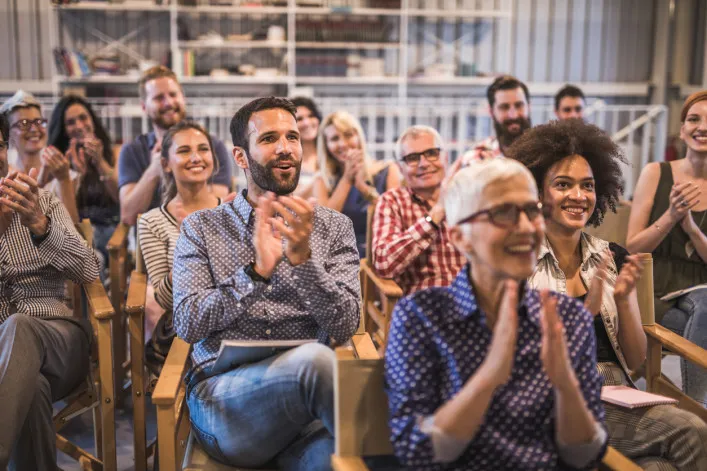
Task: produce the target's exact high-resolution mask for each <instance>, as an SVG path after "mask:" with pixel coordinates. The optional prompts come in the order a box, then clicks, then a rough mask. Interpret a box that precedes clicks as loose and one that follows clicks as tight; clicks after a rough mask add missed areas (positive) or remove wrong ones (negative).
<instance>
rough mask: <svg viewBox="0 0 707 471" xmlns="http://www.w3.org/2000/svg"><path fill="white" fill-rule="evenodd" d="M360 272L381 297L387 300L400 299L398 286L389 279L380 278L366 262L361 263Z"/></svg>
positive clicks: (400, 292)
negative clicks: (371, 283) (368, 279)
mask: <svg viewBox="0 0 707 471" xmlns="http://www.w3.org/2000/svg"><path fill="white" fill-rule="evenodd" d="M361 270H362V271H363V272H364V273H365V274H366V276H367V277H368V278H370V280H371V281H372V282H373V284H374V285H375V286H376V289H378V290H379V291H380V292H381V293H383V296H385V297H388V298H402V297H403V290H402V289H401V288H400V286H398V284H397V283H396V282H395V281H393V280H391V279H390V278H381V277H380V276H379V275H378V274H377V273H376V271H375V270H374V269H373V267H371V266H370V265H369V264H368V262H366V261H365V260H363V261H362V262H361Z"/></svg>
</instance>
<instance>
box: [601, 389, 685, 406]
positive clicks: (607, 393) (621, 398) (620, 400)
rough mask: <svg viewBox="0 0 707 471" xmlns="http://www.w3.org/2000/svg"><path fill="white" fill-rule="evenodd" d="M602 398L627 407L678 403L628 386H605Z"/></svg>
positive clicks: (602, 390)
mask: <svg viewBox="0 0 707 471" xmlns="http://www.w3.org/2000/svg"><path fill="white" fill-rule="evenodd" d="M601 400H602V401H604V402H609V403H611V404H615V405H617V406H621V407H626V408H627V409H636V408H638V407H648V406H659V405H662V404H677V403H678V401H677V400H675V399H672V398H670V397H665V396H661V395H659V394H652V393H649V392H645V391H641V390H640V389H633V388H630V387H628V386H604V387H602V388H601Z"/></svg>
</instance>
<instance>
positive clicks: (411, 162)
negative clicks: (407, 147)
mask: <svg viewBox="0 0 707 471" xmlns="http://www.w3.org/2000/svg"><path fill="white" fill-rule="evenodd" d="M440 152H441V149H440V148H439V147H433V148H431V149H427V150H423V151H422V152H413V153H411V154H407V155H403V156H402V157H401V158H400V160H402V161H403V162H405V163H406V164H407V165H408V166H410V167H417V166H418V165H420V158H421V157H422V156H423V155H424V156H425V159H427V161H428V162H437V161H438V160H439V154H440Z"/></svg>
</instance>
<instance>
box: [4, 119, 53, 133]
mask: <svg viewBox="0 0 707 471" xmlns="http://www.w3.org/2000/svg"><path fill="white" fill-rule="evenodd" d="M32 126H34V127H36V128H42V129H44V128H46V127H47V120H46V119H43V118H39V119H21V120H19V121H17V122H16V123H13V124H12V126H10V127H11V128H17V129H19V130H21V131H28V130H29V129H30V128H31V127H32Z"/></svg>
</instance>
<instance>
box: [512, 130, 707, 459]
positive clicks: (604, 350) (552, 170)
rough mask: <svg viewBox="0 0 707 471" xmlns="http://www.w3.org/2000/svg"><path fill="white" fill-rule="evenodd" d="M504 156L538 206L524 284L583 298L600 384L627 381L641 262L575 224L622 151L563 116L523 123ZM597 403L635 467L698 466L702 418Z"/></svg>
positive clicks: (603, 195)
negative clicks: (532, 262) (529, 183)
mask: <svg viewBox="0 0 707 471" xmlns="http://www.w3.org/2000/svg"><path fill="white" fill-rule="evenodd" d="M508 156H509V157H511V158H514V159H516V160H518V161H520V162H522V163H523V164H525V165H526V166H527V167H528V168H529V169H530V171H531V173H532V174H533V176H534V177H535V181H536V183H537V185H538V193H539V195H540V201H541V202H542V204H543V208H544V212H545V223H546V226H547V227H546V232H545V234H546V235H545V240H544V242H543V243H542V245H541V247H540V251H539V254H538V264H537V267H536V269H535V273H533V275H532V276H531V277H530V280H529V283H530V285H531V286H532V287H533V288H536V289H551V290H553V291H557V292H560V293H563V294H567V295H569V296H572V297H574V298H576V299H578V300H579V301H581V302H583V303H584V305H585V306H586V307H587V309H588V310H589V312H590V313H591V314H593V315H594V331H595V334H596V342H597V365H598V368H599V372H600V373H601V375H602V377H603V380H604V385H605V386H610V385H627V386H634V385H633V383H632V381H631V379H630V375H629V373H630V371H631V370H635V369H637V368H638V367H640V366H641V365H642V364H643V362H644V360H645V357H646V336H645V334H644V333H643V327H642V325H641V316H640V313H639V309H638V300H637V297H636V282H637V281H638V279H639V278H640V276H641V272H642V267H641V264H640V262H639V261H638V259H637V257H636V256H635V255H634V256H630V255H629V254H628V252H627V251H626V250H625V249H624V248H623V247H621V246H620V245H618V244H614V243H609V242H607V241H605V240H602V239H599V238H597V237H594V236H591V235H589V234H587V233H586V232H584V228H585V227H586V226H587V225H593V226H597V225H599V224H600V223H601V221H602V220H603V218H604V214H605V213H606V211H607V210H612V211H615V210H616V205H617V203H618V201H619V198H620V197H621V193H622V192H623V189H624V182H623V179H622V177H621V166H620V165H621V163H626V160H625V159H624V157H623V155H622V153H621V150H620V149H619V147H618V146H617V145H616V144H615V143H614V142H613V141H612V140H611V138H610V137H609V136H608V135H607V134H606V133H604V132H603V131H602V130H601V129H599V128H597V127H596V126H593V125H591V124H586V123H584V122H582V121H581V120H575V119H572V120H565V121H554V122H551V123H549V124H545V125H541V126H537V127H535V128H533V129H531V130H529V131H527V132H525V133H524V134H523V135H522V136H521V137H520V138H518V140H517V141H516V142H515V143H514V144H513V146H512V147H511V149H510V150H509V152H508ZM605 409H606V426H607V429H608V433H609V444H610V445H611V446H613V447H615V448H616V449H617V450H619V451H620V452H621V453H623V454H624V455H626V456H628V457H629V458H631V459H633V460H635V461H636V462H637V463H638V464H640V465H641V466H643V467H644V468H645V467H650V466H651V465H652V466H656V468H655V469H674V468H677V469H695V470H697V469H707V426H706V425H705V424H704V422H702V421H701V420H700V419H699V418H698V417H697V416H695V415H694V414H692V413H690V412H686V411H683V410H680V409H678V408H675V407H672V406H653V407H650V408H641V409H625V408H621V407H619V406H614V405H612V404H605ZM659 463H660V464H659ZM661 464H662V465H663V466H667V467H665V468H663V467H660V466H661ZM650 469H653V468H650Z"/></svg>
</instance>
